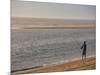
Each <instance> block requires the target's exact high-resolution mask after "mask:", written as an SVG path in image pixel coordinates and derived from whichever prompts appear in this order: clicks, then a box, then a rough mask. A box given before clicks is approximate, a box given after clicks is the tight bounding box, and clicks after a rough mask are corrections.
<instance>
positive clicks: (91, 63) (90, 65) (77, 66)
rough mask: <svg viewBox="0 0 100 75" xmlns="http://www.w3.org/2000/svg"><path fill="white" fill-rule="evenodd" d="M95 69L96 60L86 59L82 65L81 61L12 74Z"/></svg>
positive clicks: (93, 58)
mask: <svg viewBox="0 0 100 75" xmlns="http://www.w3.org/2000/svg"><path fill="white" fill-rule="evenodd" d="M94 69H96V58H95V57H88V58H87V59H86V62H85V63H83V61H82V60H81V59H78V60H74V61H70V62H66V63H62V64H57V65H51V66H45V65H44V66H40V67H35V68H30V69H25V70H21V71H15V72H12V74H31V73H47V72H63V71H77V70H78V71H79V70H94Z"/></svg>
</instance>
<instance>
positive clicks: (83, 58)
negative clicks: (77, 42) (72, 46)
mask: <svg viewBox="0 0 100 75" xmlns="http://www.w3.org/2000/svg"><path fill="white" fill-rule="evenodd" d="M82 61H83V63H84V55H83V54H82Z"/></svg>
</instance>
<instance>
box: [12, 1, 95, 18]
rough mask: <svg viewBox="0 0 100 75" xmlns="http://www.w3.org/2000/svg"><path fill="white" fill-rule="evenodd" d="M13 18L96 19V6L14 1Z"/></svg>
mask: <svg viewBox="0 0 100 75" xmlns="http://www.w3.org/2000/svg"><path fill="white" fill-rule="evenodd" d="M11 16H13V17H33V18H34V17H37V18H63V19H96V6H92V5H73V4H58V3H44V2H33V1H17V0H16V1H15V0H12V3H11Z"/></svg>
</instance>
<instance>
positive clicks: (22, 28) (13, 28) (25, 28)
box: [11, 26, 96, 30]
mask: <svg viewBox="0 0 100 75" xmlns="http://www.w3.org/2000/svg"><path fill="white" fill-rule="evenodd" d="M95 28H96V27H95V26H84V27H81V26H77V27H70V26H69V27H12V28H11V29H12V30H28V29H95Z"/></svg>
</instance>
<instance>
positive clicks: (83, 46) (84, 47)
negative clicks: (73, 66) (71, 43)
mask: <svg viewBox="0 0 100 75" xmlns="http://www.w3.org/2000/svg"><path fill="white" fill-rule="evenodd" d="M81 49H83V52H82V60H83V62H84V60H85V61H86V49H87V45H86V41H84V44H83V45H82V46H81Z"/></svg>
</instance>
